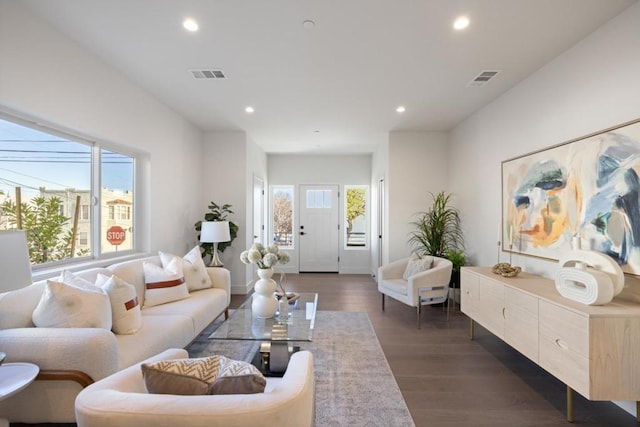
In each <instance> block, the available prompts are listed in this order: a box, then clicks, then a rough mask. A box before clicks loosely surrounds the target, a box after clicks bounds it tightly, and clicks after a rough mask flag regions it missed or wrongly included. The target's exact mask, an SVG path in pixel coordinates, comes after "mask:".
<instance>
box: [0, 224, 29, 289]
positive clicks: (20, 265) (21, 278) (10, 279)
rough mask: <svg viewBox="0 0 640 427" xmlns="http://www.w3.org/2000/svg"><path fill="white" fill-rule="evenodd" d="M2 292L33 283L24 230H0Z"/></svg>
mask: <svg viewBox="0 0 640 427" xmlns="http://www.w3.org/2000/svg"><path fill="white" fill-rule="evenodd" d="M0 253H1V254H2V256H0V271H1V272H2V277H0V292H7V291H12V290H15V289H20V288H23V287H25V286H27V285H30V284H31V261H29V249H28V247H27V235H26V234H25V232H24V231H23V230H6V231H4V230H3V231H0Z"/></svg>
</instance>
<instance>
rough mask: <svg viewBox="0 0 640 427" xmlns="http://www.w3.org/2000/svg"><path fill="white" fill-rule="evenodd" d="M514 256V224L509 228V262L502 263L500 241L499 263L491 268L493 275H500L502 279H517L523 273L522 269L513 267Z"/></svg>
mask: <svg viewBox="0 0 640 427" xmlns="http://www.w3.org/2000/svg"><path fill="white" fill-rule="evenodd" d="M512 254H513V224H511V225H510V226H509V262H500V241H499V240H498V263H497V264H496V265H494V266H493V267H492V268H491V271H492V272H493V274H499V275H500V276H502V277H516V276H517V275H518V274H520V272H521V271H522V268H520V267H514V266H512V265H511V257H512Z"/></svg>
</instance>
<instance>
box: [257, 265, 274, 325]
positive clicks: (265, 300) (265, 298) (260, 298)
mask: <svg viewBox="0 0 640 427" xmlns="http://www.w3.org/2000/svg"><path fill="white" fill-rule="evenodd" d="M258 276H260V279H258V280H257V281H256V283H255V285H253V290H254V293H253V300H252V301H251V311H252V312H253V315H254V316H255V317H259V318H262V319H268V318H270V317H273V316H274V315H275V314H276V311H277V310H278V300H277V299H276V297H275V295H274V294H273V293H274V292H275V291H276V287H277V286H276V282H275V280H273V279H272V278H271V276H273V270H272V269H270V268H259V269H258Z"/></svg>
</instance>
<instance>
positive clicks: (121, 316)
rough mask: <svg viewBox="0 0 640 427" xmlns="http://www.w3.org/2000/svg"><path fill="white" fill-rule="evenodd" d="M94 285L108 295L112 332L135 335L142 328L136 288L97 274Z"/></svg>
mask: <svg viewBox="0 0 640 427" xmlns="http://www.w3.org/2000/svg"><path fill="white" fill-rule="evenodd" d="M96 285H98V286H100V287H101V288H102V289H104V290H105V291H106V292H107V295H109V300H110V301H111V315H112V320H113V322H112V323H113V326H112V330H113V332H115V333H116V334H118V335H131V334H135V333H136V332H138V331H139V330H140V328H141V327H142V312H141V311H140V304H138V297H137V295H136V288H135V287H134V286H133V285H130V284H129V283H127V282H125V281H124V280H122V279H121V278H119V277H117V276H115V275H114V276H111V277H109V276H105V275H104V274H98V278H97V279H96Z"/></svg>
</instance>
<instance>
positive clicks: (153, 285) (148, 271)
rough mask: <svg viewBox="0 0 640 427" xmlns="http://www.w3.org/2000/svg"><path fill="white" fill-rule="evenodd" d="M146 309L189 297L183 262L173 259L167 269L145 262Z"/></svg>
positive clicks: (176, 258)
mask: <svg viewBox="0 0 640 427" xmlns="http://www.w3.org/2000/svg"><path fill="white" fill-rule="evenodd" d="M142 266H143V269H144V281H145V292H144V307H153V306H154V305H160V304H165V303H168V302H172V301H178V300H181V299H184V298H187V297H188V296H189V290H188V289H187V284H186V283H185V281H184V275H183V273H182V260H181V259H180V258H178V257H173V258H172V259H171V261H170V262H169V263H168V264H167V266H166V267H165V268H163V267H159V266H157V265H155V264H150V263H148V262H145V263H143V264H142Z"/></svg>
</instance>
